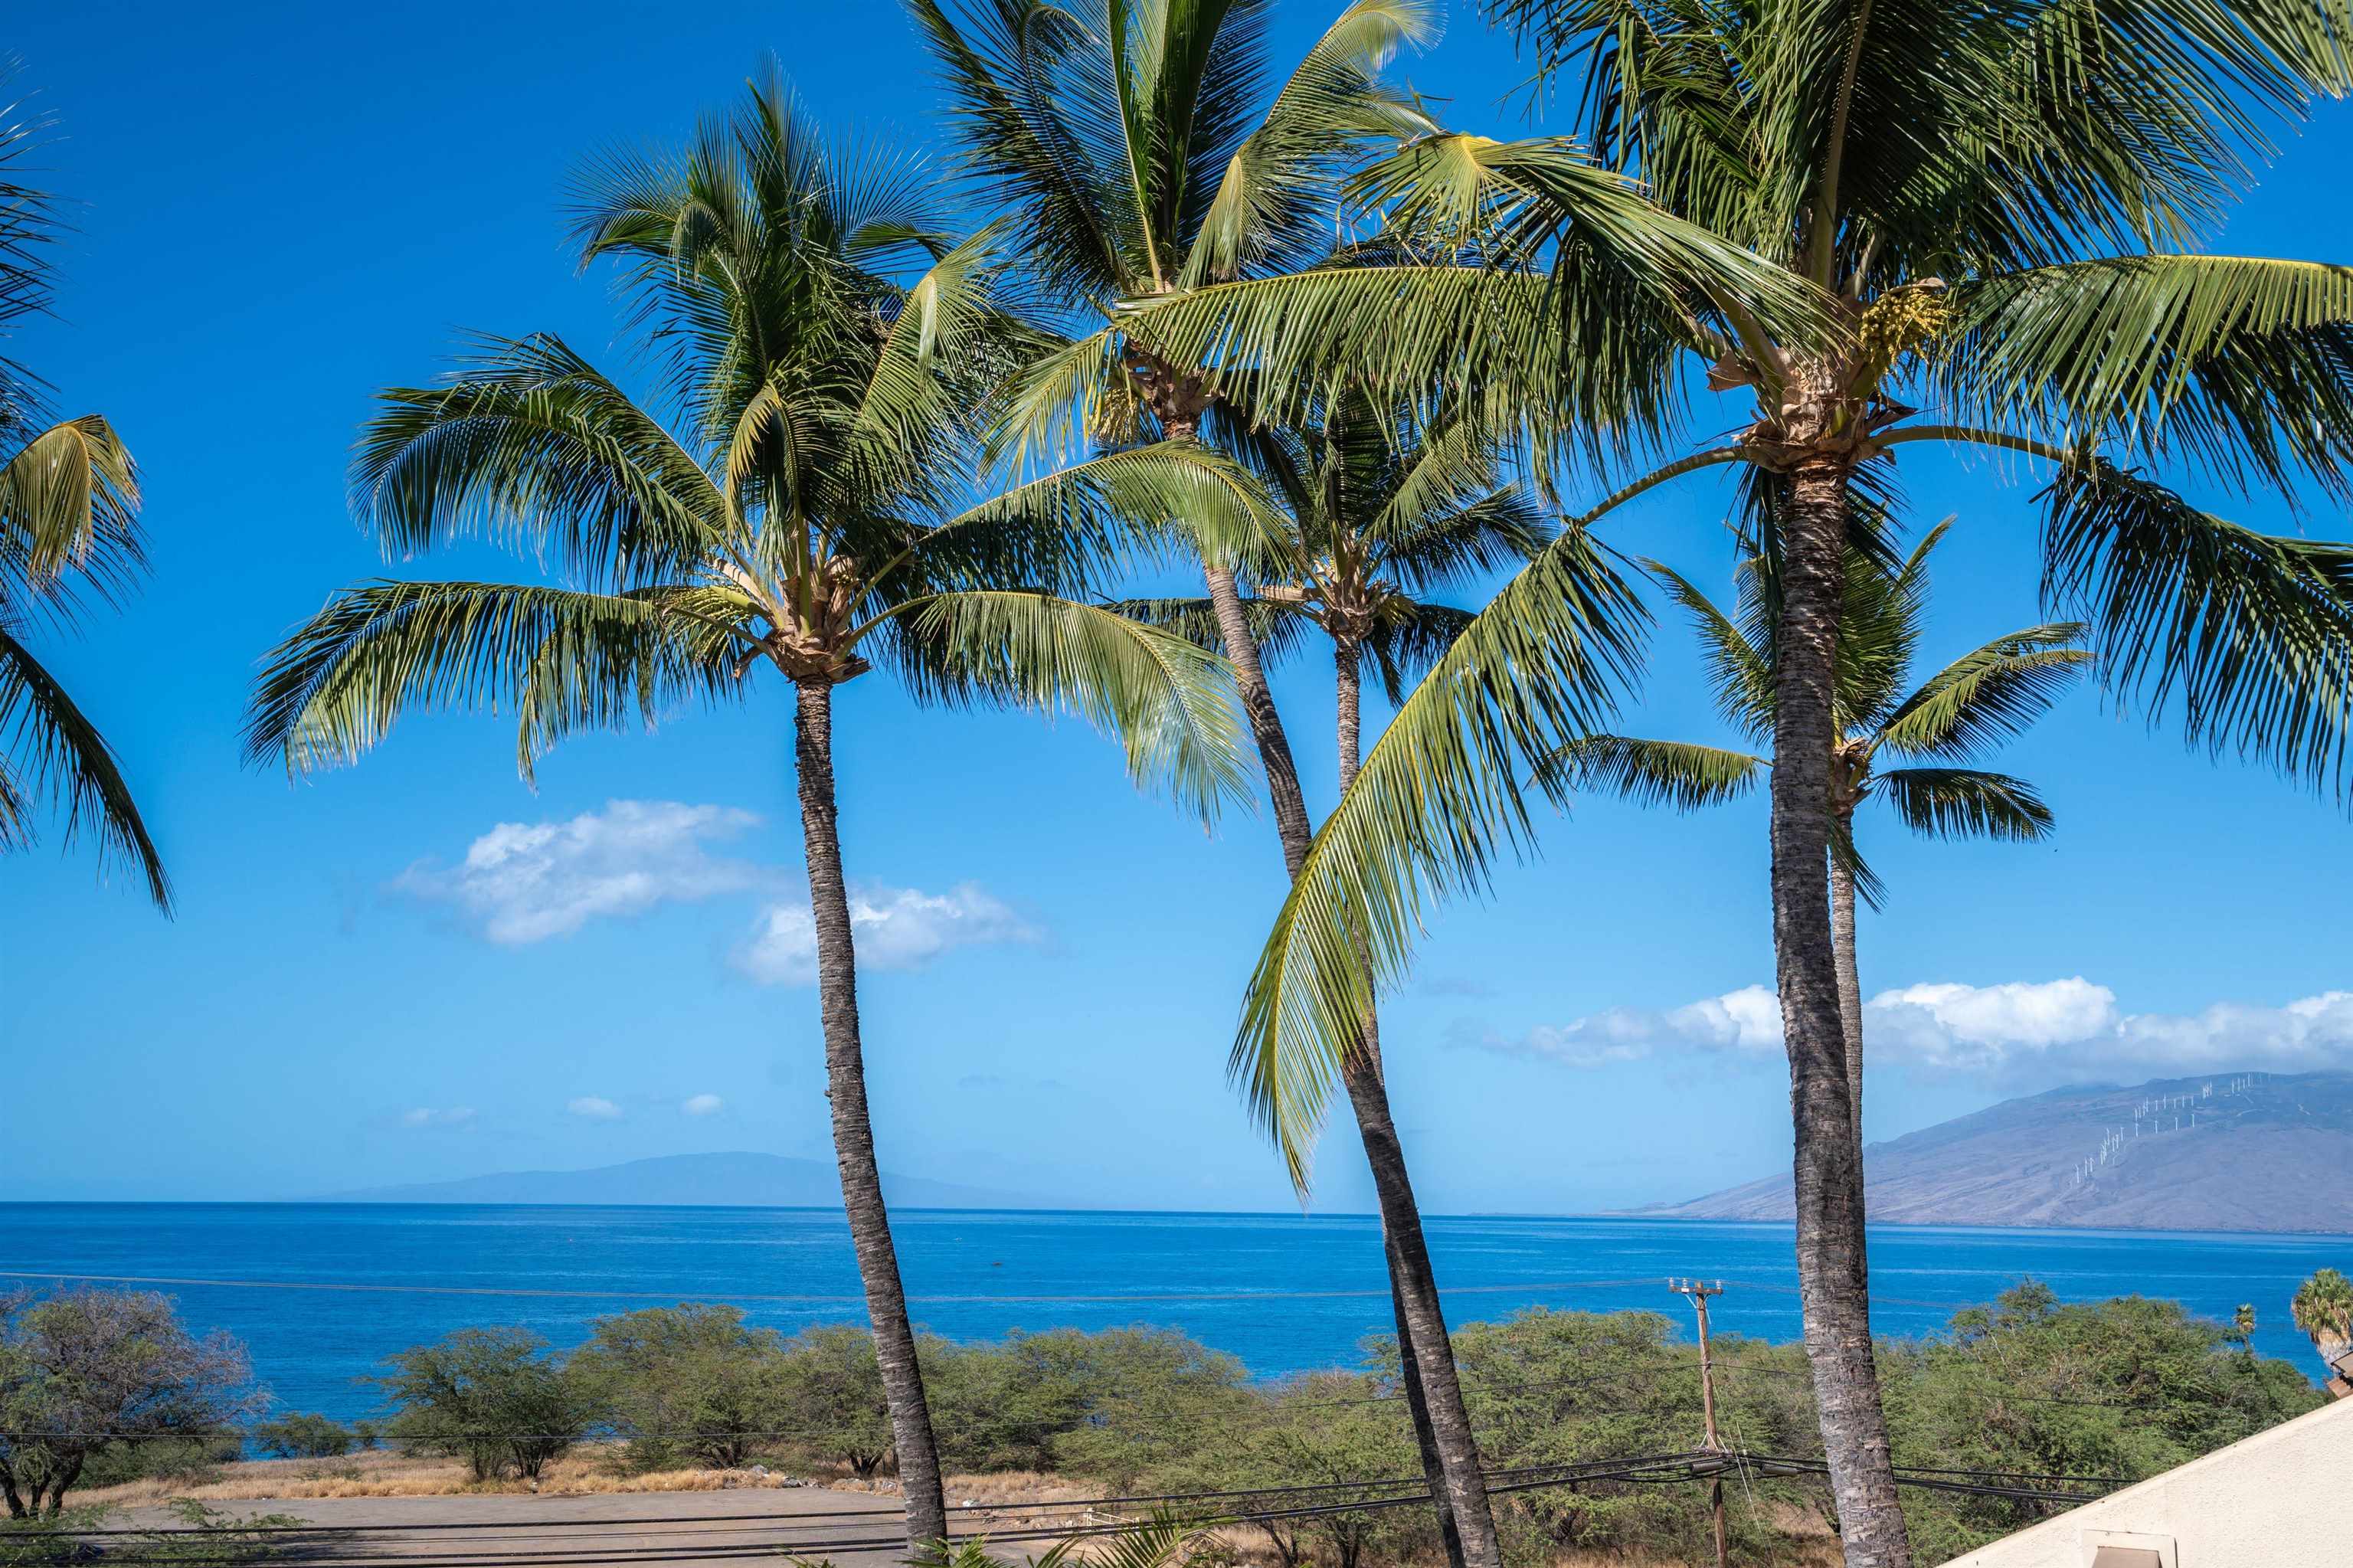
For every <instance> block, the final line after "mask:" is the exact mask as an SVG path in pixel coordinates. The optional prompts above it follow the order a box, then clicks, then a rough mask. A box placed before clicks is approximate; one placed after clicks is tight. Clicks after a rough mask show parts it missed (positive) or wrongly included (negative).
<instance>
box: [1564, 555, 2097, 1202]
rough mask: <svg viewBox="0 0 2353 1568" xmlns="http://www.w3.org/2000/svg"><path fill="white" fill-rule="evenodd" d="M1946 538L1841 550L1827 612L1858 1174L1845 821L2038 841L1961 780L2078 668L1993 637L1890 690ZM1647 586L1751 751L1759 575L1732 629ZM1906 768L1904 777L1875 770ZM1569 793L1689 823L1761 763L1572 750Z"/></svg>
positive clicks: (1840, 948) (1757, 706)
mask: <svg viewBox="0 0 2353 1568" xmlns="http://www.w3.org/2000/svg"><path fill="white" fill-rule="evenodd" d="M1949 526H1950V524H1948V523H1941V524H1937V525H1936V527H1935V528H1934V529H1932V530H1930V531H1929V533H1928V535H1926V537H1925V538H1923V539H1922V540H1921V541H1920V544H1919V546H1918V547H1917V548H1916V549H1915V550H1914V551H1913V552H1912V554H1911V555H1910V556H1908V557H1907V558H1906V559H1905V561H1904V562H1903V564H1902V565H1901V566H1900V567H1897V568H1896V569H1895V570H1894V571H1893V572H1890V571H1889V570H1887V568H1886V567H1885V566H1884V565H1883V563H1882V562H1880V561H1878V560H1876V559H1874V558H1873V556H1872V555H1871V554H1870V553H1868V552H1866V551H1862V550H1857V549H1850V550H1849V551H1848V552H1847V557H1846V581H1845V585H1844V588H1843V592H1842V595H1841V602H1840V608H1839V642H1838V657H1837V661H1836V664H1835V686H1834V694H1833V699H1832V712H1833V714H1834V716H1835V718H1836V722H1837V734H1838V740H1837V743H1836V745H1835V747H1834V748H1833V752H1832V756H1831V766H1830V789H1831V936H1832V939H1833V940H1834V941H1835V942H1836V944H1837V958H1838V984H1839V1021H1840V1023H1841V1026H1842V1027H1843V1030H1844V1038H1845V1046H1846V1075H1847V1084H1848V1088H1849V1093H1848V1097H1847V1098H1848V1107H1849V1110H1850V1113H1851V1118H1850V1123H1849V1125H1850V1127H1851V1128H1852V1137H1853V1139H1854V1147H1855V1159H1856V1160H1858V1161H1860V1160H1861V1159H1862V971H1861V968H1860V966H1859V965H1858V963H1857V961H1856V958H1855V936H1854V916H1855V907H1854V906H1855V897H1856V893H1857V890H1858V888H1859V889H1860V891H1861V894H1862V898H1863V901H1864V902H1866V903H1868V904H1870V905H1871V906H1872V907H1873V908H1874V909H1875V908H1877V907H1879V884H1878V878H1877V877H1876V876H1874V875H1873V873H1872V870H1871V867H1870V865H1869V864H1868V863H1866V862H1865V861H1864V860H1863V858H1862V853H1861V852H1860V851H1859V850H1858V849H1857V848H1856V847H1855V841H1854V814H1855V810H1856V809H1857V808H1858V807H1860V806H1861V805H1862V803H1863V802H1864V801H1865V800H1883V801H1885V802H1886V803H1887V806H1888V808H1889V810H1892V811H1894V814H1895V816H1896V818H1897V820H1899V821H1902V822H1903V823H1904V825H1905V827H1907V828H1910V829H1911V830H1912V831H1913V832H1915V833H1920V834H1923V835H1925V836H1926V837H1930V838H1978V839H2001V840H2007V841H2010V842H2018V843H2031V842H2036V841H2039V840H2042V839H2044V838H2047V837H2049V836H2050V833H2051V828H2052V819H2051V809H2050V808H2049V807H2048V806H2045V805H2044V804H2043V803H2042V797H2041V796H2040V795H2039V794H2037V793H2036V792H2035V789H2034V787H2033V786H2032V785H2031V784H2029V783H2028V782H2027V781H2026V780H2024V779H2016V778H2012V777H2010V775H2008V774H2005V773H1994V772H1989V771H1987V770H1985V769H1982V768H1971V767H1968V766H1964V765H1965V764H1967V763H1968V762H1969V761H1971V760H1973V759H1975V758H1978V757H1979V756H1981V755H1982V754H1983V753H1984V752H1985V751H1987V750H1989V748H1991V747H1994V746H1996V745H1999V744H2000V742H2001V741H2003V740H2006V739H2008V738H2010V736H2013V735H2015V734H2017V733H2018V732H2019V731H2020V730H2021V729H2023V728H2024V727H2025V726H2027V725H2029V724H2031V723H2032V722H2033V721H2034V720H2035V719H2036V718H2038V717H2040V716H2041V715H2042V713H2043V711H2044V710H2045V709H2047V708H2048V707H2049V706H2050V705H2051V704H2052V702H2054V701H2056V700H2057V699H2058V697H2059V695H2060V694H2061V693H2062V692H2063V690H2064V689H2065V688H2066V686H2067V684H2068V683H2069V682H2070V681H2072V680H2073V678H2074V677H2075V676H2077V675H2079V674H2081V673H2084V669H2085V667H2086V666H2087V665H2088V664H2089V663H2090V662H2091V658H2092V656H2091V654H2089V653H2087V652H2084V650H2083V649H2080V648H2074V647H2070V646H2068V644H2070V643H2071V642H2073V641H2074V640H2075V639H2076V638H2077V637H2079V636H2080V635H2082V633H2083V630H2084V629H2083V628H2082V627H2081V626H2079V625H2075V624H2073V623H2072V622H2061V623H2058V624H2054V625H2048V626H2031V627H2028V628H2026V629H2024V630H2019V631H2013V632H2010V633H2009V634H2008V635H2007V636H2003V637H1997V638H1995V639H1994V640H1993V641H1990V642H1989V643H1987V644H1985V646H1983V647H1981V648H1978V649H1975V650H1973V651H1972V652H1968V653H1965V654H1963V655H1962V656H1961V657H1960V658H1958V659H1956V660H1954V661H1953V662H1951V663H1949V664H1947V665H1946V666H1945V667H1944V668H1943V669H1941V670H1939V671H1937V672H1936V673H1935V674H1933V675H1931V676H1929V677H1928V678H1927V679H1926V681H1923V682H1921V683H1919V684H1918V685H1916V686H1914V687H1913V688H1912V689H1911V690H1909V691H1908V692H1907V691H1906V690H1905V680H1906V678H1907V676H1908V675H1909V673H1910V669H1911V664H1912V657H1913V654H1914V652H1915V650H1916V649H1917V647H1918V645H1919V641H1920V621H1921V618H1922V616H1923V614H1924V613H1925V612H1926V608H1927V565H1928V556H1929V555H1930V554H1931V553H1932V552H1933V551H1934V550H1935V549H1936V545H1937V542H1938V541H1939V540H1941V539H1942V538H1943V537H1944V536H1945V533H1946V530H1947V528H1948V527H1949ZM1651 573H1652V575H1654V576H1655V577H1658V578H1659V580H1660V582H1661V583H1662V584H1663V585H1664V587H1665V588H1666V590H1667V593H1668V596H1669V597H1670V598H1671V599H1673V600H1674V601H1675V602H1676V603H1677V604H1679V605H1680V606H1682V607H1683V611H1684V613H1686V614H1687V615H1689V616H1690V617H1691V619H1692V621H1693V623H1694V629H1695V630H1697V631H1698V633H1699V640H1700V648H1701V652H1702V654H1703V656H1704V658H1705V660H1706V662H1707V672H1708V682H1709V685H1710V686H1711V687H1712V688H1713V690H1714V693H1715V705H1716V709H1717V711H1718V712H1719V713H1721V714H1722V715H1724V717H1725V722H1727V723H1729V724H1731V725H1732V726H1735V727H1736V728H1737V729H1739V730H1740V731H1741V732H1742V733H1743V734H1744V735H1746V736H1748V737H1749V738H1750V739H1751V740H1754V741H1763V740H1767V739H1768V738H1769V737H1770V736H1772V734H1773V709H1774V704H1775V700H1776V698H1777V696H1778V691H1777V688H1776V687H1775V684H1774V681H1773V666H1774V642H1773V637H1774V611H1775V609H1776V608H1777V601H1778V592H1777V591H1776V588H1777V585H1776V583H1775V581H1774V578H1773V575H1772V572H1771V569H1770V566H1769V564H1768V563H1767V562H1763V561H1757V560H1751V561H1749V562H1748V563H1746V565H1744V566H1743V567H1742V568H1741V572H1740V596H1739V600H1738V603H1737V606H1736V609H1735V610H1734V612H1733V613H1730V614H1727V613H1725V611H1724V610H1722V609H1717V608H1716V606H1715V604H1714V603H1713V602H1711V601H1710V600H1709V599H1708V598H1707V596H1706V595H1705V594H1704V593H1702V592H1701V591H1700V590H1699V588H1697V587H1696V586H1694V584H1693V583H1692V582H1691V581H1690V579H1688V578H1686V577H1683V576H1682V575H1681V574H1680V573H1677V572H1674V571H1672V570H1670V569H1669V568H1667V567H1662V566H1659V565H1657V564H1656V563H1652V564H1651ZM1891 757H1893V758H1916V759H1918V763H1917V765H1915V766H1913V767H1907V768H1888V767H1883V766H1882V761H1883V758H1891ZM1555 761H1556V764H1557V765H1558V766H1559V768H1561V769H1562V770H1563V775H1564V777H1563V780H1562V781H1563V783H1565V784H1566V785H1567V787H1569V788H1571V789H1613V790H1616V791H1617V792H1619V793H1620V794H1623V795H1626V796H1628V797H1630V798H1631V799H1633V800H1641V801H1642V802H1644V803H1646V804H1651V805H1672V806H1673V807H1675V808H1676V809H1677V810H1694V809H1695V808H1697V807H1701V806H1710V805H1715V804H1718V803H1721V802H1723V801H1725V800H1733V799H1736V798H1737V797H1739V796H1742V795H1746V793H1747V792H1748V791H1749V790H1750V789H1753V788H1754V787H1755V786H1756V783H1757V779H1758V778H1759V777H1760V776H1761V775H1763V774H1764V773H1765V772H1766V770H1767V769H1768V768H1771V767H1772V763H1771V762H1770V761H1769V760H1768V759H1767V758H1764V757H1762V756H1758V755H1757V754H1755V753H1751V752H1745V751H1735V750H1731V749H1728V748H1726V747H1715V746H1699V745H1694V744H1692V743H1690V742H1687V741H1666V740H1638V739H1635V738H1633V737H1631V736H1620V735H1596V736H1585V737H1583V738H1580V739H1578V740H1575V741H1572V742H1570V743H1569V744H1568V745H1567V746H1566V747H1562V748H1561V750H1560V751H1559V752H1557V753H1556V754H1555Z"/></svg>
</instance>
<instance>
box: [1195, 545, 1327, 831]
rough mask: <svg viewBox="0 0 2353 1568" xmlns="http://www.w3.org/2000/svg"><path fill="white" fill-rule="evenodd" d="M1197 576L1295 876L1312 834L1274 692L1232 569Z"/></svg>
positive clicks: (1204, 570) (1208, 569)
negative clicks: (1214, 617) (1203, 585)
mask: <svg viewBox="0 0 2353 1568" xmlns="http://www.w3.org/2000/svg"><path fill="white" fill-rule="evenodd" d="M1201 577H1202V580H1203V581H1204V582H1206V583H1208V587H1209V608H1210V609H1211V610H1213V611H1214V612H1215V613H1216V615H1217V618H1218V636H1219V639H1220V640H1221V641H1223V642H1224V643H1225V645H1226V662H1228V663H1229V664H1231V665H1232V666H1233V667H1234V683H1235V684H1237V685H1238V686H1240V688H1241V694H1242V715H1243V716H1244V717H1246V718H1247V719H1249V721H1250V738H1251V739H1252V740H1254V741H1256V742H1257V743H1258V756H1259V764H1260V766H1261V767H1262V768H1265V769H1266V792H1267V795H1268V797H1269V798H1270V799H1271V800H1272V801H1273V804H1274V831H1275V835H1276V837H1278V838H1279V839H1281V840H1282V863H1283V865H1284V867H1285V868H1286V869H1287V870H1289V872H1290V873H1291V874H1292V875H1293V876H1294V877H1296V876H1297V875H1298V874H1299V868H1300V866H1301V865H1303V863H1305V862H1306V860H1307V844H1308V841H1309V840H1311V839H1313V838H1314V836H1315V834H1314V830H1313V829H1311V828H1310V827H1308V825H1307V797H1306V795H1305V794H1304V793H1303V791H1302V790H1301V789H1300V788H1299V766H1298V764H1297V763H1295V762H1293V760H1292V757H1291V738H1290V736H1286V735H1285V734H1283V730H1282V715H1281V714H1279V713H1277V712H1276V711H1275V706H1274V694H1273V693H1272V692H1271V691H1270V690H1268V689H1267V683H1266V671H1265V670H1264V669H1263V668H1262V667H1261V665H1260V663H1259V661H1258V640H1257V639H1256V638H1254V637H1252V636H1251V635H1250V619H1249V617H1248V616H1247V615H1245V614H1244V613H1243V611H1242V599H1241V593H1240V589H1238V588H1236V587H1235V586H1234V574H1233V571H1232V569H1231V568H1230V567H1213V566H1208V565H1206V564H1205V565H1204V566H1203V567H1201Z"/></svg>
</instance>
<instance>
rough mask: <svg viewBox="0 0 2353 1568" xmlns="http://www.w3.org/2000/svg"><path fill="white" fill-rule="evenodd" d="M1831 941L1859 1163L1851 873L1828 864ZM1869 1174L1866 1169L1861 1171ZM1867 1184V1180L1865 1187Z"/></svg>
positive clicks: (1857, 991) (1858, 981)
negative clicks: (1836, 970) (1836, 958)
mask: <svg viewBox="0 0 2353 1568" xmlns="http://www.w3.org/2000/svg"><path fill="white" fill-rule="evenodd" d="M1831 943H1832V944H1833V945H1834V946H1835V948H1836V950H1837V957H1838V992H1839V1028H1840V1030H1841V1033H1843V1034H1844V1036H1845V1039H1846V1098H1847V1109H1848V1112H1849V1113H1850V1114H1849V1120H1850V1122H1851V1123H1852V1126H1853V1128H1854V1158H1855V1163H1856V1166H1857V1168H1858V1169H1860V1168H1861V1166H1862V968H1861V966H1860V965H1858V964H1857V963H1856V962H1855V957H1854V872H1853V871H1852V869H1851V868H1849V867H1847V866H1843V865H1841V864H1839V863H1837V862H1836V861H1835V860H1833V861H1832V862H1831ZM1863 1174H1864V1175H1865V1176H1866V1177H1868V1176H1869V1174H1870V1173H1869V1172H1868V1171H1864V1173H1863ZM1867 1185H1868V1183H1867V1182H1866V1186H1867Z"/></svg>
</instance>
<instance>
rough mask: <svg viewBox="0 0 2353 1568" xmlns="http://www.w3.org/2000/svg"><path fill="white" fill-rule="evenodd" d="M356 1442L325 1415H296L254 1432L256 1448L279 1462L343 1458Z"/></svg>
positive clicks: (348, 1432)
mask: <svg viewBox="0 0 2353 1568" xmlns="http://www.w3.org/2000/svg"><path fill="white" fill-rule="evenodd" d="M353 1441H354V1439H353V1436H352V1434H351V1432H350V1430H349V1429H348V1428H346V1427H345V1426H344V1425H343V1424H342V1423H340V1422H337V1421H331V1420H329V1419H328V1418H327V1417H326V1416H323V1415H305V1414H293V1415H288V1416H283V1417H281V1418H280V1419H279V1420H276V1421H265V1422H263V1423H261V1424H260V1425H258V1426H256V1427H255V1428H254V1429H253V1446H255V1447H256V1448H259V1450H260V1451H261V1452H263V1453H264V1454H268V1455H270V1456H272V1457H277V1458H280V1459H340V1458H342V1457H343V1456H344V1455H346V1454H348V1453H350V1452H351V1451H352V1445H353Z"/></svg>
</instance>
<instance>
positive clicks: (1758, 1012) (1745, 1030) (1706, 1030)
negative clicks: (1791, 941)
mask: <svg viewBox="0 0 2353 1568" xmlns="http://www.w3.org/2000/svg"><path fill="white" fill-rule="evenodd" d="M1471 1043H1472V1044H1478V1045H1481V1046H1483V1047H1484V1048H1486V1049H1488V1050H1491V1051H1501V1052H1504V1053H1506V1054H1513V1055H1521V1056H1542V1057H1545V1058H1546V1059H1548V1060H1551V1061H1556V1062H1560V1063H1564V1064H1566V1065H1568V1066H1572V1067H1599V1066H1606V1065H1609V1064H1610V1063H1613V1062H1638V1061H1641V1059H1642V1058H1644V1057H1646V1056H1648V1055H1650V1054H1651V1053H1652V1052H1653V1051H1654V1050H1656V1049H1659V1048H1660V1047H1662V1046H1679V1047H1682V1048H1684V1049H1690V1050H1701V1051H1739V1052H1754V1053H1770V1054H1778V1053H1779V1051H1780V1049H1781V1004H1780V1001H1778V999H1777V998H1776V997H1775V996H1774V994H1773V993H1772V991H1768V990H1767V989H1766V988H1765V987H1764V986H1761V985H1752V986H1743V987H1742V988H1741V989H1740V990H1738V991H1726V992H1725V994H1724V995H1722V996H1711V997H1708V998H1706V999H1704V1001H1694V1002H1690V1003H1688V1004H1686V1005H1684V1006H1682V1007H1677V1008H1671V1009H1667V1010H1664V1011H1661V1010H1658V1009H1654V1008H1641V1007H1613V1008H1609V1009H1608V1010H1607V1011H1605V1012H1595V1013H1588V1015H1587V1016H1585V1017H1583V1018H1578V1019H1572V1020H1571V1021H1570V1022H1567V1023H1560V1024H1552V1023H1546V1024H1539V1025H1537V1026H1536V1027H1535V1028H1534V1029H1531V1030H1529V1031H1528V1032H1527V1033H1525V1034H1524V1035H1521V1036H1520V1037H1519V1038H1517V1039H1509V1038H1506V1037H1504V1036H1502V1035H1495V1034H1488V1035H1482V1036H1480V1037H1478V1038H1477V1039H1475V1040H1473V1041H1472V1042H1471Z"/></svg>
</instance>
